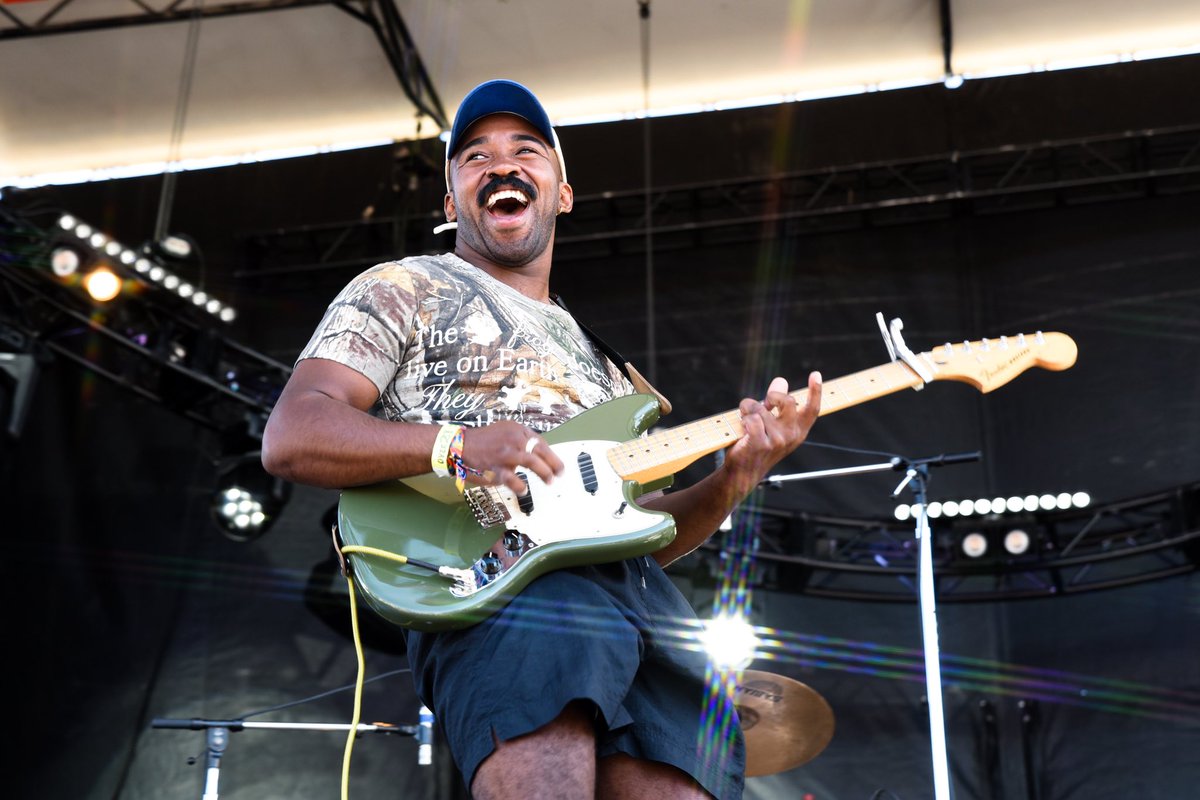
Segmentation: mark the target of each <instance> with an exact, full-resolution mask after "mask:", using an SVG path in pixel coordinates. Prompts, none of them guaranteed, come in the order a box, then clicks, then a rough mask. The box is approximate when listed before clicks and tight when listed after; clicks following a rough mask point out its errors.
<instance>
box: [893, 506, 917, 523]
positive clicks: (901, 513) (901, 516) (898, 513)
mask: <svg viewBox="0 0 1200 800" xmlns="http://www.w3.org/2000/svg"><path fill="white" fill-rule="evenodd" d="M893 513H894V514H895V517H896V519H898V520H900V521H901V522H904V521H905V520H907V519H909V518H911V517H912V512H911V511H909V509H908V504H907V503H903V504H901V505H898V506H896V510H895V511H894V512H893Z"/></svg>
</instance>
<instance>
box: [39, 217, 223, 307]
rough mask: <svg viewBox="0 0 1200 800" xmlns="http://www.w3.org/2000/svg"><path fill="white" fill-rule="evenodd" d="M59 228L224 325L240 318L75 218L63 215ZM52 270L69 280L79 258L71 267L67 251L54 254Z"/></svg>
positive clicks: (208, 296)
mask: <svg viewBox="0 0 1200 800" xmlns="http://www.w3.org/2000/svg"><path fill="white" fill-rule="evenodd" d="M58 227H59V228H61V229H62V230H63V231H64V232H66V233H68V234H70V235H71V236H74V237H75V238H76V239H78V240H79V241H80V242H82V243H84V244H85V245H87V246H88V247H90V248H91V249H92V250H94V251H96V252H97V253H103V254H104V255H106V256H108V257H109V258H110V259H112V260H113V261H114V262H117V263H120V264H122V265H123V266H124V268H125V269H127V270H130V271H132V272H133V273H135V274H136V275H137V276H138V277H139V278H141V279H142V280H144V281H146V282H148V283H152V284H155V285H158V286H161V287H163V288H164V289H167V290H169V291H172V292H174V293H175V294H177V295H178V296H179V297H181V298H183V299H184V300H188V301H190V302H191V303H192V304H193V305H194V306H196V307H197V308H202V309H204V310H205V311H207V312H208V313H210V314H212V315H213V316H214V317H217V318H218V319H220V320H221V321H222V322H233V320H234V319H236V318H237V311H235V310H234V308H233V307H232V306H229V305H226V304H225V303H222V302H221V301H220V300H218V299H217V298H215V297H213V296H212V295H210V294H208V293H207V292H205V291H204V290H202V289H197V288H196V287H195V286H193V285H192V284H191V283H188V282H187V281H185V280H184V279H182V278H181V277H179V276H178V275H176V274H175V273H173V272H171V271H170V270H168V269H166V268H165V267H164V266H163V265H162V264H160V263H158V262H157V261H155V260H153V259H151V258H147V257H146V255H145V254H144V253H139V252H137V251H136V250H133V249H132V248H129V247H126V246H125V245H123V244H121V243H120V242H118V241H116V240H115V239H112V238H110V237H109V236H107V235H105V234H104V233H102V232H101V231H98V230H96V229H95V228H93V227H92V226H91V225H88V224H87V223H85V222H81V221H80V220H78V219H76V218H75V217H73V216H72V215H70V214H63V215H62V216H61V217H59V220H58ZM50 266H51V269H52V270H53V271H54V273H55V274H56V275H58V276H59V277H66V276H67V275H70V274H71V273H72V272H74V271H75V270H76V269H78V267H79V263H78V258H77V257H76V258H75V260H74V263H72V258H71V255H70V254H68V253H67V251H65V250H61V251H55V253H54V254H52V256H51V265H50ZM114 296H115V295H114Z"/></svg>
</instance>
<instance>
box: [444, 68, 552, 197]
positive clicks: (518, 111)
mask: <svg viewBox="0 0 1200 800" xmlns="http://www.w3.org/2000/svg"><path fill="white" fill-rule="evenodd" d="M492 114H513V115H515V116H518V117H520V118H521V119H523V120H525V121H526V122H528V123H529V124H530V125H532V126H533V128H534V130H536V131H537V132H538V133H540V134H541V135H542V136H544V137H545V138H546V142H547V143H548V144H549V145H550V146H551V147H552V148H554V154H555V155H556V156H558V167H559V171H560V172H561V173H562V179H563V183H566V181H567V164H566V162H565V161H564V160H563V154H562V145H560V144H559V141H558V134H556V133H555V132H554V126H553V125H551V124H550V117H549V115H547V114H546V109H544V108H542V104H541V103H539V102H538V99H537V98H536V97H534V95H533V92H531V91H529V90H528V89H526V88H525V87H524V86H522V85H521V84H519V83H517V82H516V81H509V80H503V79H497V80H492V81H486V82H484V83H481V84H479V85H478V86H476V87H475V88H474V89H472V90H471V91H470V92H468V93H467V96H466V97H464V98H463V101H462V103H461V104H460V105H459V107H458V111H457V112H456V113H455V115H454V125H453V127H451V128H450V138H449V139H448V140H446V185H447V187H449V185H450V159H451V158H452V157H453V156H454V154H455V153H457V152H458V149H459V148H460V147H461V146H462V143H463V142H462V139H463V136H464V135H465V134H466V132H467V129H468V128H470V127H471V126H472V125H474V124H475V123H476V122H478V121H479V120H481V119H483V118H484V117H488V116H491V115H492Z"/></svg>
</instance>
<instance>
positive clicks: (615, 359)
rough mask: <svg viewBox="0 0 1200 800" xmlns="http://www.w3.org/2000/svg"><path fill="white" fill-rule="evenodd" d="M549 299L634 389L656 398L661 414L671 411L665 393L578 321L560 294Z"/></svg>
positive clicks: (664, 414) (552, 295) (552, 293)
mask: <svg viewBox="0 0 1200 800" xmlns="http://www.w3.org/2000/svg"><path fill="white" fill-rule="evenodd" d="M550 299H551V300H553V301H554V303H555V304H556V305H557V306H558V307H559V308H561V309H562V310H563V311H565V312H567V313H568V314H570V315H571V318H572V319H574V320H575V324H576V325H578V326H579V329H580V330H581V331H583V332H584V334H585V335H586V336H587V337H588V338H589V339H591V340H592V345H593V346H595V348H596V349H597V350H599V351H600V352H601V353H603V354H604V355H605V356H607V357H608V359H609V361H612V363H614V364H616V365H617V369H619V370H621V373H622V374H623V375H624V376H625V377H626V378H628V379H629V382H630V383H632V384H633V388H634V389H636V390H638V391H639V392H641V393H643V394H649V395H653V396H654V398H655V399H656V400H658V406H659V408H660V409H661V411H662V416H664V417H665V416H666V415H667V414H670V413H671V401H670V400H668V399H667V398H666V395H664V394H663V393H662V392H660V391H658V389H655V388H654V387H653V386H651V385H650V381H648V380H646V379H645V378H644V377H642V373H640V372H638V371H637V368H636V367H634V366H633V364H631V363H629V362H628V361H626V360H625V357H624V356H622V355H621V354H620V353H618V352H617V351H616V350H615V349H613V347H612V346H611V345H610V344H609V343H608V342H606V341H604V340H603V339H601V338H600V337H599V336H597V335H596V333H595V331H593V330H592V329H591V328H589V327H588V326H587V325H584V324H583V322H581V321H580V319H579V317H577V316H575V314H574V313H572V311H571V309H569V308H567V304H566V303H564V302H563V299H562V297H561V296H559V295H557V294H555V293H554V292H551V293H550Z"/></svg>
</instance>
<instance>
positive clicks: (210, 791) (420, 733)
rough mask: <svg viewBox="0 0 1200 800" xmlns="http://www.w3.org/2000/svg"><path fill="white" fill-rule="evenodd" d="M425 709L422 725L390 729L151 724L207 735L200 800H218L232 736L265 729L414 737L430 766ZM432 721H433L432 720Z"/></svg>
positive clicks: (421, 758) (279, 724)
mask: <svg viewBox="0 0 1200 800" xmlns="http://www.w3.org/2000/svg"><path fill="white" fill-rule="evenodd" d="M426 716H427V711H426V709H422V710H421V722H420V723H419V724H417V725H391V724H388V723H383V722H376V723H372V724H366V723H359V724H358V725H349V724H346V723H336V722H246V721H245V720H240V719H195V718H193V719H167V718H163V717H155V718H154V720H153V721H151V723H150V726H151V727H152V728H174V729H176V730H191V731H199V730H203V731H205V732H206V733H205V739H206V743H207V751H206V758H205V765H204V767H205V771H204V794H203V795H202V796H201V800H217V798H218V785H219V783H220V779H221V758H222V756H224V755H225V749H226V747H228V745H229V734H230V732H236V731H242V730H247V729H250V728H263V729H268V730H291V731H298V730H305V731H349V730H351V729H353V730H355V731H357V732H358V733H360V734H362V733H392V734H400V735H402V736H414V737H416V738H417V740H418V742H419V743H420V745H421V746H420V747H419V748H418V750H419V755H418V763H420V764H421V765H426V764H428V763H429V759H428V756H427V751H428V747H427V745H428V743H429V731H428V729H429V727H430V726H429V725H428V724H426V719H425V718H426ZM430 719H432V717H430Z"/></svg>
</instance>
